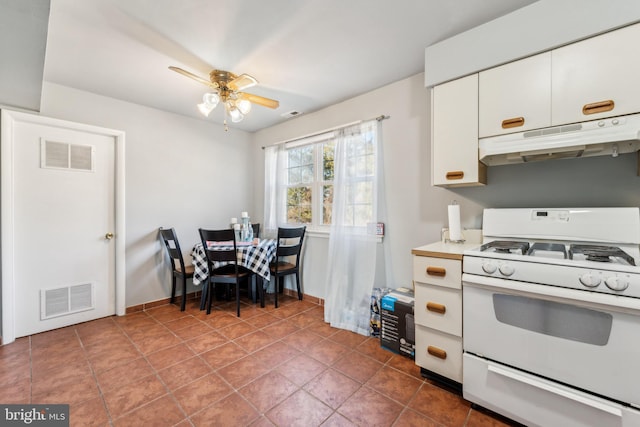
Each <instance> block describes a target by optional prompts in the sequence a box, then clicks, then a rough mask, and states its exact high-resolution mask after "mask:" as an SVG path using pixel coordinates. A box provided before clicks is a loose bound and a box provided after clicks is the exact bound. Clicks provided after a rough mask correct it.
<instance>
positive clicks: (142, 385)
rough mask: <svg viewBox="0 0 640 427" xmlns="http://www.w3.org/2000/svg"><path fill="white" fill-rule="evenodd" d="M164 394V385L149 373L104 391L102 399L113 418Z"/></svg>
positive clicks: (165, 391)
mask: <svg viewBox="0 0 640 427" xmlns="http://www.w3.org/2000/svg"><path fill="white" fill-rule="evenodd" d="M165 394H167V389H166V388H165V386H164V385H163V384H162V383H161V382H160V380H159V379H158V378H156V376H155V375H151V376H148V377H145V378H142V379H140V380H138V381H135V382H133V383H129V384H127V385H126V386H124V387H121V388H117V389H114V390H109V391H107V392H105V393H104V400H105V402H107V408H108V409H109V413H110V415H111V417H112V418H114V419H115V418H119V417H121V416H123V415H124V414H126V413H127V412H131V411H133V410H134V409H136V408H138V407H140V406H143V405H146V404H148V403H150V402H152V401H154V400H156V399H157V398H159V397H160V396H163V395H165Z"/></svg>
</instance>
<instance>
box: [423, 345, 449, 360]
mask: <svg viewBox="0 0 640 427" xmlns="http://www.w3.org/2000/svg"><path fill="white" fill-rule="evenodd" d="M427 353H429V354H430V355H432V356H434V357H437V358H438V359H442V360H444V359H446V358H447V352H446V351H444V350H443V349H441V348H438V347H434V346H432V345H430V346H429V347H427Z"/></svg>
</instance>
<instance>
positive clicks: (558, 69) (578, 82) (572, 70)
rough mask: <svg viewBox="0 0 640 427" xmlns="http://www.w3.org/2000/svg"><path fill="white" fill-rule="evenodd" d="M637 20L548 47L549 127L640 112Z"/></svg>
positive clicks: (639, 32) (639, 26)
mask: <svg viewBox="0 0 640 427" xmlns="http://www.w3.org/2000/svg"><path fill="white" fill-rule="evenodd" d="M639 42H640V24H635V25H631V26H629V27H625V28H621V29H619V30H616V31H613V32H610V33H606V34H602V35H599V36H596V37H593V38H590V39H587V40H583V41H581V42H577V43H574V44H571V45H567V46H564V47H561V48H558V49H555V50H553V51H552V64H553V65H552V93H553V99H552V112H553V119H552V125H554V126H555V125H560V124H565V123H574V122H581V121H586V120H595V119H599V118H602V117H611V116H619V115H623V114H629V113H637V112H640V83H638V82H639V81H640V80H639V79H640V55H638V51H639V47H638V43H639Z"/></svg>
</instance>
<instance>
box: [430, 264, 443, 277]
mask: <svg viewBox="0 0 640 427" xmlns="http://www.w3.org/2000/svg"><path fill="white" fill-rule="evenodd" d="M427 274H428V275H429V276H438V277H444V276H445V275H446V274H447V270H446V269H445V268H444V267H432V266H429V267H427Z"/></svg>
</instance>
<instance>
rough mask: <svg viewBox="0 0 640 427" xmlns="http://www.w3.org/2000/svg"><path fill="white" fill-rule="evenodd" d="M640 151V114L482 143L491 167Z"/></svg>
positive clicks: (481, 154)
mask: <svg viewBox="0 0 640 427" xmlns="http://www.w3.org/2000/svg"><path fill="white" fill-rule="evenodd" d="M638 150H640V114H632V115H628V116H620V117H609V118H605V119H599V120H593V121H588V122H581V123H573V124H567V125H562V126H556V127H550V128H543V129H534V130H530V131H526V132H519V133H511V134H507V135H500V136H494V137H488V138H480V140H479V157H480V161H481V162H482V163H484V164H486V165H487V166H497V165H508V164H513V163H525V162H533V161H540V160H549V159H561V158H571V157H590V156H607V155H608V156H613V157H616V156H617V155H618V154H623V153H632V152H634V151H638Z"/></svg>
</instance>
